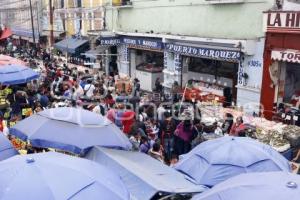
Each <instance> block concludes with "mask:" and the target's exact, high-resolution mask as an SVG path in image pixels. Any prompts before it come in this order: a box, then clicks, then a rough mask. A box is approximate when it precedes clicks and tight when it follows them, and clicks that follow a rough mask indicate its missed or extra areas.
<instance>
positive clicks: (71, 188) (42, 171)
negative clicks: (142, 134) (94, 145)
mask: <svg viewBox="0 0 300 200" xmlns="http://www.w3.org/2000/svg"><path fill="white" fill-rule="evenodd" d="M0 172H1V173H0V180H1V181H0V191H1V192H0V200H19V199H30V200H41V199H43V200H53V199H69V200H81V199H88V200H96V199H99V198H100V199H101V200H128V199H129V198H130V197H129V193H128V191H127V189H126V188H125V186H124V184H123V183H122V181H121V179H120V178H119V177H118V176H117V175H116V174H114V173H112V172H111V171H110V170H109V169H107V168H105V167H103V166H101V165H99V164H97V163H94V162H92V161H89V160H86V159H82V158H76V157H72V156H68V155H64V154H60V153H54V152H51V153H42V154H30V155H26V156H14V157H12V158H9V159H7V160H5V161H2V162H1V163H0Z"/></svg>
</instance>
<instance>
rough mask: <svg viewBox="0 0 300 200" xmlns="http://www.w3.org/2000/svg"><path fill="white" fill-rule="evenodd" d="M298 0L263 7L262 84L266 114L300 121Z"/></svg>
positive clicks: (291, 121)
mask: <svg viewBox="0 0 300 200" xmlns="http://www.w3.org/2000/svg"><path fill="white" fill-rule="evenodd" d="M299 19H300V3H299V2H298V1H296V0H290V1H286V2H284V4H283V6H282V10H273V9H272V10H266V12H265V13H264V30H265V32H266V43H265V50H264V65H263V87H262V98H261V104H262V105H263V108H264V110H263V114H264V116H265V117H268V118H272V117H276V119H278V117H280V118H281V119H280V120H282V121H285V122H286V123H288V124H297V125H300V115H299V109H300V21H299Z"/></svg>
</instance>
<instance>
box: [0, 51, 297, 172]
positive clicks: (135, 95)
mask: <svg viewBox="0 0 300 200" xmlns="http://www.w3.org/2000/svg"><path fill="white" fill-rule="evenodd" d="M24 51H26V50H24ZM2 53H5V52H2ZM19 58H20V59H23V60H25V61H27V62H30V65H35V66H39V67H38V68H39V69H40V73H41V76H40V78H39V79H38V80H34V81H32V82H30V83H27V84H23V85H14V86H9V85H0V111H1V114H0V117H1V118H0V120H1V122H2V123H0V124H1V126H0V130H1V131H4V132H6V131H7V129H8V128H9V127H11V126H13V125H14V124H15V123H16V122H17V121H19V120H22V119H24V118H25V117H28V116H30V115H32V114H33V113H37V112H39V111H42V110H44V109H47V108H55V107H63V106H73V107H80V108H83V109H87V110H90V111H92V112H95V113H97V114H99V115H103V116H106V117H107V118H108V119H109V120H110V121H111V122H112V123H114V124H115V125H116V126H117V127H119V128H120V129H121V130H122V131H123V133H124V134H126V135H127V136H128V138H129V140H130V142H131V143H132V146H133V148H132V149H133V150H134V151H140V152H142V153H145V154H149V155H150V156H152V157H153V158H155V159H157V160H159V161H161V162H163V163H165V164H168V165H171V166H172V165H174V164H175V163H176V162H177V161H178V156H179V155H182V154H185V153H188V152H189V151H190V150H191V149H192V148H193V147H194V146H196V145H197V144H199V143H201V142H202V141H203V137H202V133H204V132H206V133H207V132H215V130H216V129H217V128H219V130H221V132H220V134H221V135H223V134H229V135H233V136H245V132H244V129H245V128H244V125H243V119H242V117H239V118H238V119H236V120H235V121H236V122H235V123H234V120H233V116H232V115H231V114H229V113H227V114H226V116H225V120H224V123H223V124H221V125H218V124H214V125H213V126H211V127H207V126H205V125H204V124H203V123H201V110H199V109H198V108H197V106H196V105H195V103H193V102H188V103H190V104H189V105H191V107H192V108H189V107H186V106H184V105H182V102H181V96H180V95H178V90H179V89H178V87H179V86H178V83H176V82H175V83H174V85H173V88H172V97H171V98H159V100H160V101H158V102H157V101H156V102H155V103H158V104H153V102H148V103H147V102H146V103H145V102H142V101H141V99H142V96H143V93H144V92H142V91H141V89H140V83H139V82H140V81H139V80H138V79H134V80H133V86H132V90H131V92H130V93H128V91H125V90H121V91H119V90H116V87H115V83H116V79H118V75H117V74H111V73H110V74H109V75H107V74H105V73H103V72H102V73H101V72H97V73H92V71H91V69H89V68H84V67H81V68H78V67H73V68H72V67H70V66H68V65H67V64H66V63H64V62H62V61H61V60H60V59H59V58H54V57H53V56H52V55H51V54H50V53H49V52H47V51H46V50H39V51H30V52H27V56H26V57H25V56H23V57H22V51H21V53H20V57H19ZM154 91H155V92H156V93H157V95H158V96H159V97H162V96H163V95H164V93H163V87H162V85H161V83H160V80H157V81H156V83H155V88H154ZM162 101H169V103H170V104H161V103H163V102H162ZM175 104H176V105H177V106H175V107H173V105H175ZM191 110H192V111H191ZM196 111H197V113H198V117H194V113H195V112H196ZM14 144H15V146H17V148H21V147H20V146H18V144H16V142H15V143H14ZM299 155H300V154H299ZM299 155H298V157H299Z"/></svg>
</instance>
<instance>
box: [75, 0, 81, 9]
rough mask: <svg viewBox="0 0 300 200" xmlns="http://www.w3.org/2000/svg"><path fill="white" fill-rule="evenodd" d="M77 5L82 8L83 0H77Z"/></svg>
mask: <svg viewBox="0 0 300 200" xmlns="http://www.w3.org/2000/svg"><path fill="white" fill-rule="evenodd" d="M76 4H77V5H76V7H77V8H81V7H82V2H81V0H76Z"/></svg>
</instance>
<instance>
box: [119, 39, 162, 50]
mask: <svg viewBox="0 0 300 200" xmlns="http://www.w3.org/2000/svg"><path fill="white" fill-rule="evenodd" d="M121 42H122V43H124V44H127V45H130V46H142V47H144V48H148V49H163V43H162V42H161V41H158V40H154V39H144V38H131V37H123V38H121Z"/></svg>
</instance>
